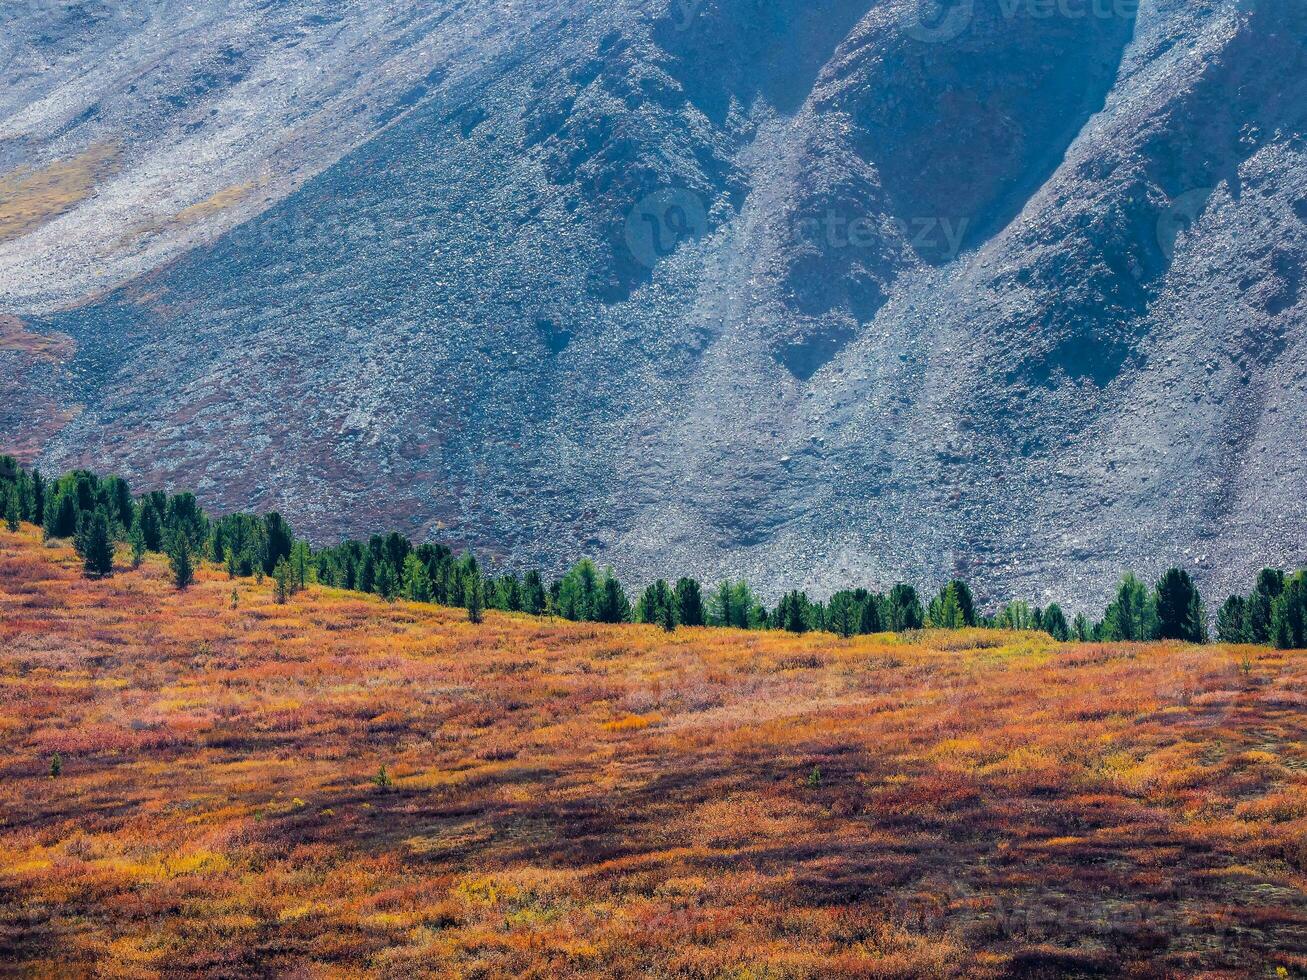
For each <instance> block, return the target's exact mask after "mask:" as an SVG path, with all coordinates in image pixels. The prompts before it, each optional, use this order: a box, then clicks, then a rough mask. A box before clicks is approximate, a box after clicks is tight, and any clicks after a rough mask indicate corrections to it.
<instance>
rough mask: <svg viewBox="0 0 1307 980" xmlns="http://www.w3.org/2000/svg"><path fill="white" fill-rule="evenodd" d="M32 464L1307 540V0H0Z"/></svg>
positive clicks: (727, 530)
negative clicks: (348, 1) (25, 2)
mask: <svg viewBox="0 0 1307 980" xmlns="http://www.w3.org/2000/svg"><path fill="white" fill-rule="evenodd" d="M7 9H8V11H9V12H7V13H6V14H5V15H4V16H5V17H6V18H7V22H6V23H5V24H4V27H5V30H4V32H3V35H4V38H5V40H4V41H3V42H0V44H3V47H0V61H4V62H6V63H7V64H6V67H5V69H4V77H5V79H6V82H5V85H4V86H3V87H0V139H2V140H3V141H2V142H0V170H4V171H8V175H7V176H5V177H0V272H2V273H3V275H0V283H3V285H2V286H0V304H2V305H0V312H3V313H5V314H7V315H9V317H10V318H11V319H10V320H7V321H6V322H7V323H10V324H11V326H10V327H8V328H7V329H6V330H5V331H3V332H0V336H3V338H4V339H3V342H2V343H0V347H3V351H2V352H0V358H2V359H0V385H2V386H3V388H2V389H0V394H3V395H4V405H5V407H4V408H0V419H2V420H3V423H4V428H5V430H6V431H12V432H14V433H15V435H14V437H13V439H14V441H15V443H16V444H18V446H19V448H21V449H25V450H26V451H27V452H28V455H29V456H30V455H36V454H39V457H40V459H41V461H42V462H43V463H44V464H46V465H49V466H68V465H72V464H74V463H77V462H87V463H91V462H93V463H95V465H96V466H97V467H98V468H100V469H105V468H109V467H116V468H118V469H120V470H122V471H124V472H127V473H129V474H130V475H131V476H133V477H134V478H136V479H137V480H141V481H144V482H147V483H148V482H151V481H153V482H155V483H158V484H161V485H163V484H170V483H177V484H186V485H192V484H197V485H199V486H200V487H202V488H203V489H204V491H205V493H206V495H207V496H208V498H209V499H208V500H207V501H206V502H207V503H209V504H210V505H211V506H215V507H224V506H227V507H237V506H248V505H250V504H255V505H258V506H261V507H279V508H281V509H283V510H284V511H286V512H288V513H289V514H290V515H291V516H292V517H293V518H294V520H295V521H296V522H297V524H299V525H301V526H304V527H306V528H308V529H312V530H314V531H316V532H318V533H319V534H324V535H325V534H328V533H332V534H334V533H337V532H340V531H349V532H366V531H368V530H371V529H374V528H376V527H379V526H389V525H396V526H399V527H401V528H403V529H404V530H407V531H409V532H410V533H412V534H414V535H415V536H419V537H421V536H424V535H428V534H436V535H440V536H442V537H446V538H454V539H458V540H464V541H468V542H471V543H474V544H477V545H480V546H483V547H491V548H493V549H495V550H496V551H497V553H498V554H500V555H501V556H502V557H503V558H504V559H505V560H510V559H511V560H515V561H522V562H527V561H540V562H545V563H547V564H551V565H552V564H556V563H558V562H561V561H564V560H566V559H568V558H571V557H573V556H575V555H577V554H578V553H581V552H587V553H590V554H593V555H594V556H595V557H597V558H600V559H603V560H607V561H611V562H613V563H614V564H616V565H617V566H618V568H619V569H620V570H621V571H623V572H625V573H627V574H629V575H631V576H632V577H634V578H640V577H642V576H644V575H646V574H648V573H651V572H653V571H655V570H656V571H659V572H662V573H667V574H672V573H677V574H679V573H682V572H692V573H696V574H699V575H702V576H705V577H713V576H716V575H720V574H724V573H727V572H729V573H732V574H738V575H745V576H748V577H749V578H750V579H751V580H753V581H756V582H757V583H758V584H759V585H761V586H763V587H764V588H766V589H778V588H780V587H782V586H786V587H788V586H803V585H807V586H810V587H814V588H817V589H818V590H820V589H822V588H824V587H830V586H832V585H835V584H837V583H843V582H846V581H849V580H854V579H857V580H864V581H867V582H869V583H871V582H876V583H883V582H885V581H887V580H889V579H892V578H897V577H900V576H909V577H912V578H914V579H917V580H921V581H929V580H936V579H940V578H942V577H944V576H946V575H950V574H954V573H960V574H963V575H965V576H967V577H969V578H971V579H973V580H975V581H976V582H977V583H978V584H979V586H980V588H981V591H982V592H983V593H985V594H987V595H989V596H990V597H992V598H995V599H997V598H1001V597H1005V596H1007V595H1011V594H1022V595H1028V596H1031V597H1035V598H1041V599H1043V598H1050V599H1051V598H1056V599H1057V600H1059V601H1062V602H1065V603H1069V604H1070V605H1071V606H1072V607H1077V606H1079V605H1082V604H1086V605H1096V604H1097V603H1099V602H1100V601H1101V598H1102V594H1103V593H1104V592H1105V591H1106V589H1107V588H1108V587H1109V585H1110V583H1111V581H1112V580H1113V579H1114V578H1115V577H1116V576H1117V575H1118V574H1119V572H1120V571H1121V569H1122V568H1124V567H1126V566H1134V567H1136V568H1137V569H1139V570H1140V571H1141V572H1151V571H1154V570H1156V569H1157V568H1158V567H1159V566H1163V565H1165V564H1168V563H1171V562H1183V563H1185V564H1187V565H1188V566H1190V567H1192V568H1195V569H1197V570H1198V571H1199V573H1200V576H1201V577H1203V578H1204V579H1205V581H1206V582H1207V584H1208V585H1209V587H1210V588H1211V589H1213V590H1214V591H1216V590H1220V589H1224V588H1232V587H1234V586H1235V585H1236V584H1237V585H1239V586H1242V585H1243V580H1244V579H1246V578H1247V576H1248V574H1249V573H1250V571H1251V569H1252V568H1253V567H1254V566H1258V565H1259V564H1260V563H1263V562H1272V563H1277V562H1279V563H1288V562H1292V561H1299V560H1302V559H1304V558H1307V498H1304V495H1303V493H1302V488H1303V486H1304V476H1305V475H1307V444H1305V443H1307V440H1305V439H1304V436H1303V432H1302V423H1301V418H1302V412H1303V410H1304V407H1307V376H1305V370H1307V369H1305V368H1304V363H1305V362H1304V357H1303V354H1304V350H1303V346H1304V342H1305V341H1307V329H1305V327H1304V312H1305V307H1304V299H1303V296H1302V271H1303V262H1304V256H1305V255H1307V147H1305V145H1304V130H1305V129H1307V70H1305V69H1307V56H1305V55H1304V45H1305V44H1307V8H1304V7H1303V5H1302V4H1299V3H1287V2H1283V0H1259V2H1248V0H1241V2H1234V0H1219V2H1214V3H1210V4H1206V5H1202V6H1198V5H1194V4H1192V3H1189V2H1185V0H1142V2H1141V3H1139V4H1138V5H1135V4H1133V3H1132V2H1130V0H1083V2H1082V0H1059V3H1057V4H1052V5H1049V4H1045V3H1028V2H1025V0H951V2H946V3H942V4H941V3H937V2H934V0H921V2H918V0H879V2H877V0H806V2H801V0H771V2H763V0H670V2H663V0H658V2H652V0H651V2H635V0H628V2H620V0H553V2H538V0H532V2H531V3H518V4H512V5H504V4H499V3H495V4H492V3H489V2H482V0H476V2H467V0H464V2H460V3H453V2H451V3H426V4H421V5H418V4H403V3H398V4H386V5H381V4H376V3H371V2H368V3H359V4H354V5H346V6H345V7H343V8H341V9H336V8H334V7H333V8H332V9H331V11H327V8H325V7H320V6H318V5H311V4H305V3H297V2H276V3H269V2H259V3H255V2H244V3H234V4H228V5H224V6H222V7H221V8H220V7H218V5H211V4H198V5H196V4H191V5H183V4H180V3H177V2H174V0H154V2H148V3H147V2H144V0H139V2H134V3H126V4H123V3H118V4H112V5H111V4H107V3H90V2H88V3H71V4H57V5H51V6H49V7H47V6H45V5H41V4H37V5H33V6H28V7H20V8H18V9H17V11H16V12H15V11H14V10H13V9H12V8H7Z"/></svg>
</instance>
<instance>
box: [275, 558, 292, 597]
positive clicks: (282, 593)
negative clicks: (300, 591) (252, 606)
mask: <svg viewBox="0 0 1307 980" xmlns="http://www.w3.org/2000/svg"><path fill="white" fill-rule="evenodd" d="M290 580H291V570H290V563H289V562H287V561H286V559H285V558H283V559H282V560H281V561H279V562H277V567H276V568H274V569H273V570H272V581H273V596H274V598H275V599H276V600H277V604H278V605H283V606H284V605H285V604H286V602H287V600H289V599H290V594H291V581H290Z"/></svg>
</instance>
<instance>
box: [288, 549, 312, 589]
mask: <svg viewBox="0 0 1307 980" xmlns="http://www.w3.org/2000/svg"><path fill="white" fill-rule="evenodd" d="M312 567H313V550H312V549H311V548H310V547H309V543H308V542H307V541H296V542H295V543H294V544H292V545H291V546H290V572H291V584H292V586H293V587H294V589H295V591H296V592H299V591H300V590H302V589H305V588H308V584H309V569H310V568H312Z"/></svg>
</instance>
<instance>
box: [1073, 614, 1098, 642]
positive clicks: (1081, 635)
mask: <svg viewBox="0 0 1307 980" xmlns="http://www.w3.org/2000/svg"><path fill="white" fill-rule="evenodd" d="M1071 632H1072V633H1073V634H1074V636H1075V639H1076V641H1077V642H1079V643H1088V642H1089V641H1090V640H1092V639H1093V638H1094V625H1093V624H1092V623H1091V622H1089V617H1088V616H1086V615H1085V614H1084V613H1076V618H1075V620H1074V621H1073V622H1072V624H1071Z"/></svg>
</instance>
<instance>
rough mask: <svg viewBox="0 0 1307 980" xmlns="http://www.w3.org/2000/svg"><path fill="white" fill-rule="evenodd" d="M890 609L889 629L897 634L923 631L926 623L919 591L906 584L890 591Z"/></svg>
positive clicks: (902, 583)
mask: <svg viewBox="0 0 1307 980" xmlns="http://www.w3.org/2000/svg"><path fill="white" fill-rule="evenodd" d="M888 607H889V628H890V629H891V630H893V631H894V632H896V633H901V632H903V631H904V630H915V629H921V627H922V625H923V623H924V622H925V612H924V611H923V610H922V608H921V600H920V599H919V598H917V590H916V589H914V588H913V587H912V586H910V585H908V584H906V583H904V582H900V583H899V584H898V585H896V586H894V588H892V589H890V593H889V602H888Z"/></svg>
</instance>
